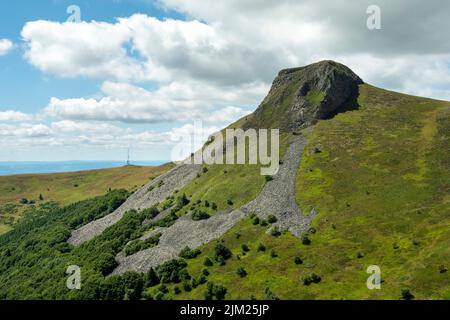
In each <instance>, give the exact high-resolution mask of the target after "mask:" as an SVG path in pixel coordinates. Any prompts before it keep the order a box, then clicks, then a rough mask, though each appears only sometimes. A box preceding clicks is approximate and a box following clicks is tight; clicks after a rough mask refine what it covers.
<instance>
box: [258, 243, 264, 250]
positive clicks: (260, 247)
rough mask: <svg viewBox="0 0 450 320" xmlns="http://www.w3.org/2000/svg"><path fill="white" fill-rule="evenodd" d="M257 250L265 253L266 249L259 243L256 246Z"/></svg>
mask: <svg viewBox="0 0 450 320" xmlns="http://www.w3.org/2000/svg"><path fill="white" fill-rule="evenodd" d="M257 250H258V251H261V252H264V251H266V247H265V246H264V245H263V244H262V243H260V244H258V248H257Z"/></svg>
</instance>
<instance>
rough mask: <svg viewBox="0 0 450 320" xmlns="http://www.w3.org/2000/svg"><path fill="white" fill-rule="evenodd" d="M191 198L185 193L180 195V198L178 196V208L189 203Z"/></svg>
mask: <svg viewBox="0 0 450 320" xmlns="http://www.w3.org/2000/svg"><path fill="white" fill-rule="evenodd" d="M189 202H190V201H189V199H188V197H186V194H185V193H183V195H181V196H179V197H178V198H177V208H178V209H181V208H183V207H184V206H185V205H187V204H189Z"/></svg>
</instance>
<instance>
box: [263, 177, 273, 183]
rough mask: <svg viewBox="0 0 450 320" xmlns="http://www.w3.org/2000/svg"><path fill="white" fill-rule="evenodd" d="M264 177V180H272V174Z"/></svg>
mask: <svg viewBox="0 0 450 320" xmlns="http://www.w3.org/2000/svg"><path fill="white" fill-rule="evenodd" d="M265 177H266V178H265V179H266V182H269V181H272V180H273V177H272V176H265Z"/></svg>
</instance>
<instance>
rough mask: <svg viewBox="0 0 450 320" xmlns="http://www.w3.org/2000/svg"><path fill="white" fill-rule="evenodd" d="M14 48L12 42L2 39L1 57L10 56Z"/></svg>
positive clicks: (0, 42) (0, 41)
mask: <svg viewBox="0 0 450 320" xmlns="http://www.w3.org/2000/svg"><path fill="white" fill-rule="evenodd" d="M13 46H14V45H13V43H12V42H11V40H8V39H0V56H4V55H6V54H8V53H9V52H10V51H11V50H12V48H13Z"/></svg>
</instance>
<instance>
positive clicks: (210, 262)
mask: <svg viewBox="0 0 450 320" xmlns="http://www.w3.org/2000/svg"><path fill="white" fill-rule="evenodd" d="M203 265H204V266H207V267H211V266H212V265H213V262H212V261H211V259H210V258H208V257H206V258H205V261H203Z"/></svg>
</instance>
